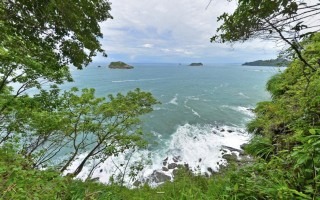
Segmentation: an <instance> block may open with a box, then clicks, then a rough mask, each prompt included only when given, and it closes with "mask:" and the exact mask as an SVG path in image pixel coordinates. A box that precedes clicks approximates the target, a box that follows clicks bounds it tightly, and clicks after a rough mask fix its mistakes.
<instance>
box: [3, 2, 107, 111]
mask: <svg viewBox="0 0 320 200" xmlns="http://www.w3.org/2000/svg"><path fill="white" fill-rule="evenodd" d="M110 9H111V8H110V3H109V2H108V1H107V0H95V1H89V0H84V1H76V0H68V1H62V0H58V1H46V0H39V1H28V0H4V1H1V2H0V32H1V34H0V95H4V94H7V92H8V91H11V92H14V94H13V97H16V96H19V95H21V94H22V93H23V92H24V91H26V90H27V89H29V88H35V87H36V88H41V85H42V84H43V83H48V82H49V83H57V84H60V83H62V82H63V81H71V80H72V78H71V76H70V73H69V69H68V65H73V66H75V67H77V68H78V69H81V68H82V67H83V66H85V65H87V64H88V63H89V62H91V59H92V57H93V56H95V55H96V54H97V52H102V53H104V51H103V49H102V48H101V44H100V42H99V40H98V38H101V37H102V33H101V31H100V26H99V22H102V21H105V20H107V19H111V18H112V16H111V15H110V13H109V11H110ZM10 84H16V85H18V86H17V88H16V89H15V90H14V91H13V90H12V88H11V90H10V87H9V86H10ZM9 102H10V100H9V101H7V103H2V104H1V105H0V114H1V113H2V112H3V110H4V109H5V108H6V107H7V104H8V103H9Z"/></svg>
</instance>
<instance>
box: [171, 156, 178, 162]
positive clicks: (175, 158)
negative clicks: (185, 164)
mask: <svg viewBox="0 0 320 200" xmlns="http://www.w3.org/2000/svg"><path fill="white" fill-rule="evenodd" d="M172 160H173V162H178V161H179V160H180V156H175V157H173V158H172Z"/></svg>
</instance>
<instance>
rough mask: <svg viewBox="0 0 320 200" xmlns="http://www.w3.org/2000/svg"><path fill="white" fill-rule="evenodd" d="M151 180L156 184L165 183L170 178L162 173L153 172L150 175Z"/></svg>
mask: <svg viewBox="0 0 320 200" xmlns="http://www.w3.org/2000/svg"><path fill="white" fill-rule="evenodd" d="M151 178H152V180H153V181H154V182H156V183H162V182H165V181H169V180H171V177H170V176H168V175H166V174H164V173H163V172H158V171H154V172H153V173H152V175H151Z"/></svg>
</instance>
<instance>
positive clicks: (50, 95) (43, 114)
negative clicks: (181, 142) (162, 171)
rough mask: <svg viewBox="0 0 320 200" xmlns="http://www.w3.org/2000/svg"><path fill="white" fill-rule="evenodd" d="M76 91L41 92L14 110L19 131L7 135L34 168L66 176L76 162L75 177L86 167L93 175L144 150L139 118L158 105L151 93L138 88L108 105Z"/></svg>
mask: <svg viewBox="0 0 320 200" xmlns="http://www.w3.org/2000/svg"><path fill="white" fill-rule="evenodd" d="M77 92H78V89H77V88H73V89H71V90H70V91H65V92H64V93H63V94H62V95H59V93H58V92H57V91H42V92H41V93H40V94H38V95H35V96H34V97H31V98H30V97H28V96H24V100H23V105H24V106H23V108H22V106H21V107H20V108H18V109H17V110H16V111H15V117H16V118H17V119H16V120H12V121H11V122H10V124H9V127H17V128H16V129H12V130H11V134H14V136H15V138H17V139H18V141H19V144H20V145H19V146H21V147H19V148H18V151H19V152H20V154H21V155H22V156H23V157H24V158H26V159H27V160H29V162H30V163H32V166H33V168H43V167H47V166H50V167H51V168H52V167H53V168H55V169H58V170H59V171H60V172H61V173H64V172H65V171H66V170H67V169H68V167H69V166H70V165H71V164H73V163H74V161H76V160H79V159H80V160H81V161H80V162H79V164H78V166H76V167H75V170H74V171H73V172H71V174H72V175H73V176H77V175H78V174H79V173H80V172H81V171H82V169H83V167H84V166H85V165H87V166H88V164H90V163H91V164H92V165H91V170H92V171H93V170H94V169H95V168H96V167H97V166H98V164H100V163H102V162H103V161H105V160H106V159H107V158H108V157H109V156H117V155H118V154H119V153H122V152H124V151H125V150H128V149H135V148H143V147H146V144H147V143H146V141H145V140H144V138H143V134H142V131H141V128H140V126H139V124H140V119H139V116H140V115H143V114H146V113H149V112H151V111H152V106H153V105H154V104H156V103H158V102H157V101H156V100H155V99H154V98H153V97H152V95H151V94H150V93H146V92H142V91H140V90H139V89H137V90H135V91H131V92H128V93H127V94H126V95H122V94H118V95H116V96H113V95H109V101H106V99H105V98H97V97H95V95H94V92H95V91H94V89H83V90H82V94H81V95H77V94H76V93H77ZM80 155H85V156H84V157H83V158H79V156H80ZM58 157H61V158H63V159H58ZM59 160H60V161H59ZM93 161H94V162H93ZM89 166H90V165H89ZM89 166H88V167H89Z"/></svg>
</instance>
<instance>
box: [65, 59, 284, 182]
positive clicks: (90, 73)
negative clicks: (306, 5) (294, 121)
mask: <svg viewBox="0 0 320 200" xmlns="http://www.w3.org/2000/svg"><path fill="white" fill-rule="evenodd" d="M129 64H131V65H132V66H134V69H131V70H123V69H122V70H121V69H109V68H108V67H107V65H108V63H92V64H90V65H89V66H88V67H86V68H84V69H83V70H72V75H73V78H74V82H72V83H66V84H65V85H64V87H65V88H71V87H79V88H95V89H96V95H97V96H100V97H101V96H107V95H108V94H116V93H119V92H120V93H126V92H128V91H129V90H134V89H135V88H140V89H141V90H143V91H148V92H151V93H152V94H153V95H154V97H155V98H156V99H157V100H159V101H160V102H161V104H159V105H156V106H155V107H154V111H153V112H151V113H149V114H147V115H145V116H142V117H141V120H142V127H143V131H144V132H145V133H148V134H147V135H148V141H149V142H150V145H149V147H148V149H146V150H138V151H135V152H134V153H127V154H123V155H119V156H117V157H113V158H110V159H108V160H106V161H105V162H104V163H103V164H101V165H100V166H99V167H98V169H97V170H96V172H95V173H94V174H93V178H97V179H99V181H101V182H104V183H108V182H109V179H110V177H112V176H113V177H114V175H121V174H122V173H123V172H124V171H126V170H127V169H129V166H130V165H137V163H138V162H144V163H143V165H144V169H143V170H142V171H140V172H139V173H138V174H137V176H136V179H132V178H131V177H130V176H129V175H128V172H126V173H127V174H126V175H125V176H124V177H125V178H124V180H125V183H126V185H127V186H129V187H130V186H132V184H133V182H134V181H136V180H139V181H142V182H143V181H148V182H149V184H151V185H157V184H158V183H157V181H153V180H152V178H150V177H152V174H154V173H155V172H156V171H158V172H160V173H163V174H165V175H166V176H168V177H170V179H171V180H172V179H173V175H172V174H173V170H174V169H168V164H170V163H176V164H182V165H185V164H187V165H188V166H189V168H190V169H191V170H193V171H194V172H196V173H200V174H210V172H212V170H213V171H218V170H219V165H221V164H226V160H224V159H223V158H222V149H223V146H229V147H233V148H236V149H240V145H241V144H243V143H246V142H247V141H248V140H249V139H250V134H248V133H247V132H246V129H245V126H246V123H247V122H248V121H250V120H251V119H252V118H253V117H254V114H253V113H252V110H251V109H252V108H254V107H255V106H256V104H257V103H258V102H260V101H265V100H269V99H270V95H269V94H268V92H267V91H266V90H265V84H266V82H267V80H268V79H269V78H270V77H271V76H272V75H274V74H276V73H278V72H279V71H280V70H282V69H283V68H279V67H262V66H241V65H240V64H206V63H204V66H188V65H187V64H178V63H168V64H163V63H161V64H145V63H129ZM98 66H101V67H98ZM226 151H228V150H226ZM146 161H148V162H147V163H146ZM127 163H128V165H127ZM125 167H127V168H125ZM163 167H165V168H163ZM71 168H72V166H71ZM87 173H88V170H84V171H83V172H82V173H81V174H80V175H79V178H81V177H85V175H86V174H87Z"/></svg>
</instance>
